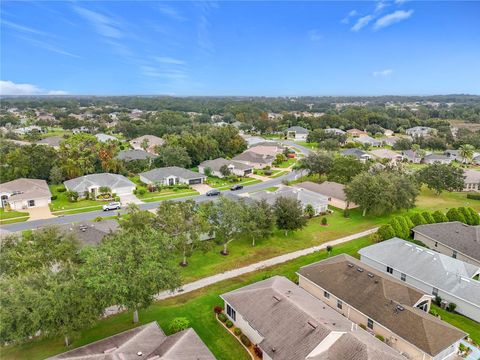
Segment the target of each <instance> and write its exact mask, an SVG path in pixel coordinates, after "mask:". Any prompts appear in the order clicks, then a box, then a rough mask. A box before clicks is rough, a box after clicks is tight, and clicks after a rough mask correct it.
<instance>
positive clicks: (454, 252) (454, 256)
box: [452, 250, 457, 259]
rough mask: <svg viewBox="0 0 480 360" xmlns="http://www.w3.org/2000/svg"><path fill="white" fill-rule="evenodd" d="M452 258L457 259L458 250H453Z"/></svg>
mask: <svg viewBox="0 0 480 360" xmlns="http://www.w3.org/2000/svg"><path fill="white" fill-rule="evenodd" d="M452 257H453V258H454V259H456V258H457V250H453V253H452Z"/></svg>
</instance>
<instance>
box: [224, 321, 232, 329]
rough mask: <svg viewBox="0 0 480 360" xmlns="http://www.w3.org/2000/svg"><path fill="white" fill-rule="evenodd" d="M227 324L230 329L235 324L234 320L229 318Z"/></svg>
mask: <svg viewBox="0 0 480 360" xmlns="http://www.w3.org/2000/svg"><path fill="white" fill-rule="evenodd" d="M225 325H226V326H227V328H229V329H230V328H231V327H232V326H233V322H232V321H231V320H227V321H226V322H225Z"/></svg>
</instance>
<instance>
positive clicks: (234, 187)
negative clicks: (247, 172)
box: [230, 185, 243, 191]
mask: <svg viewBox="0 0 480 360" xmlns="http://www.w3.org/2000/svg"><path fill="white" fill-rule="evenodd" d="M241 189H243V185H233V186H232V187H231V188H230V190H232V191H235V190H241Z"/></svg>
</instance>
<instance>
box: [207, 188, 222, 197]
mask: <svg viewBox="0 0 480 360" xmlns="http://www.w3.org/2000/svg"><path fill="white" fill-rule="evenodd" d="M206 195H207V196H218V195H220V190H218V189H212V190H208V191H207V194H206Z"/></svg>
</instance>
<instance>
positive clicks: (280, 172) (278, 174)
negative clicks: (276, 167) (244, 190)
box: [270, 171, 288, 179]
mask: <svg viewBox="0 0 480 360" xmlns="http://www.w3.org/2000/svg"><path fill="white" fill-rule="evenodd" d="M286 174H288V171H279V172H278V173H276V174H275V175H272V176H270V177H271V178H272V179H275V178H278V177H280V176H283V175H286Z"/></svg>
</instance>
